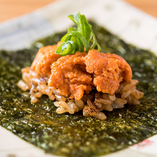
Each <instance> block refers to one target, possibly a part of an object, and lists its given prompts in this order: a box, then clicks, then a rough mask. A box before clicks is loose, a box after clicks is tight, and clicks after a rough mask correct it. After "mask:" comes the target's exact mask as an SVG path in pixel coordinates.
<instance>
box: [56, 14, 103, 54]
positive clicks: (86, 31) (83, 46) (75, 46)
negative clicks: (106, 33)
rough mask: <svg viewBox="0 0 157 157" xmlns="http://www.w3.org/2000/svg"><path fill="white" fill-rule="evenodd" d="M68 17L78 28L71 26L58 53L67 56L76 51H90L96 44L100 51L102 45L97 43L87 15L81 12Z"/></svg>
mask: <svg viewBox="0 0 157 157" xmlns="http://www.w3.org/2000/svg"><path fill="white" fill-rule="evenodd" d="M68 17H69V18H70V19H71V20H72V21H73V22H74V23H75V24H76V25H77V28H73V27H69V29H68V32H67V34H65V35H64V36H63V37H62V39H61V42H62V43H61V45H59V46H58V48H57V50H56V54H59V55H61V56H65V55H69V54H74V53H75V52H76V51H79V52H84V51H85V52H88V51H89V50H91V49H94V48H95V47H96V46H97V48H98V51H100V50H101V47H100V45H99V44H98V43H97V40H96V37H95V34H94V32H93V30H92V26H91V25H90V24H89V23H88V21H87V19H86V17H85V16H84V15H81V14H80V12H79V13H78V14H76V15H69V16H68Z"/></svg>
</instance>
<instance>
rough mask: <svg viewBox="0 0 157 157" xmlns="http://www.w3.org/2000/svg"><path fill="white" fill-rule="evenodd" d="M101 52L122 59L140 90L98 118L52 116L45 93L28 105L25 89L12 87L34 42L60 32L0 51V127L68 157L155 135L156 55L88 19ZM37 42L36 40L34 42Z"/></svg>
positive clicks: (46, 42)
mask: <svg viewBox="0 0 157 157" xmlns="http://www.w3.org/2000/svg"><path fill="white" fill-rule="evenodd" d="M92 25H93V31H94V33H95V34H96V36H97V39H98V43H100V45H101V47H102V51H103V52H104V53H106V52H110V53H116V54H118V55H120V56H122V57H123V58H125V59H126V60H127V62H128V63H129V64H130V66H131V67H132V70H133V78H134V79H137V80H139V82H140V83H139V84H138V86H137V88H138V89H139V90H141V91H143V92H144V93H145V95H144V97H143V98H142V100H141V105H125V108H123V109H117V110H114V111H112V112H107V111H105V114H106V115H107V119H106V120H104V121H101V120H98V119H96V118H93V117H83V116H82V112H81V111H80V112H78V113H76V114H74V115H69V114H62V115H59V114H56V112H55V110H56V107H55V106H54V105H53V102H52V101H50V100H49V99H48V97H47V96H42V98H41V99H40V102H39V103H36V104H31V103H30V98H29V92H24V91H22V90H21V89H19V88H18V87H17V82H18V81H19V80H20V79H21V68H23V67H25V66H30V65H31V62H32V61H33V58H34V56H35V54H36V53H37V50H38V47H37V46H38V45H40V44H41V43H42V44H43V45H49V44H51V45H53V44H56V43H57V42H58V41H59V40H60V38H61V37H62V36H63V35H64V34H65V32H62V33H56V34H53V35H52V36H50V37H47V38H45V39H42V40H39V41H37V42H36V43H34V44H33V45H32V47H31V48H30V49H24V50H19V51H16V52H6V51H0V125H1V126H3V127H4V128H6V129H8V130H10V131H11V132H13V133H14V134H16V135H17V136H19V137H20V138H22V139H24V140H26V141H28V142H29V143H32V144H34V145H36V146H37V147H40V148H42V149H44V150H45V152H47V153H52V154H56V155H64V156H68V157H76V156H77V157H85V156H86V157H93V156H98V155H105V154H108V153H111V152H115V151H117V150H121V149H123V148H126V147H128V146H130V145H133V144H135V143H138V142H140V141H142V140H144V139H146V138H148V137H150V136H152V135H155V134H157V57H156V56H155V55H154V54H153V53H151V52H149V51H147V50H142V49H139V48H137V47H135V46H132V45H129V44H127V43H125V42H124V41H123V40H121V39H119V38H118V37H117V36H115V35H113V34H111V33H110V32H109V31H107V30H106V29H104V28H102V27H100V26H98V25H96V24H95V23H92ZM39 43H40V44H39Z"/></svg>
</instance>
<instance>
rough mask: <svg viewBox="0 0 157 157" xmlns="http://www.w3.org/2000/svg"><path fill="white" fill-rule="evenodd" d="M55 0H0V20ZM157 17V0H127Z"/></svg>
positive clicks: (27, 11) (24, 12)
mask: <svg viewBox="0 0 157 157" xmlns="http://www.w3.org/2000/svg"><path fill="white" fill-rule="evenodd" d="M54 1H55V0H0V22H3V21H6V20H9V19H11V18H14V17H17V16H20V15H23V14H26V13H29V12H31V11H33V10H35V9H38V8H40V7H43V6H45V5H47V4H49V3H51V2H54ZM125 1H127V2H128V3H130V4H132V5H133V6H135V7H137V8H139V9H141V10H143V11H144V12H146V13H148V14H150V15H152V16H154V17H156V18H157V0H125Z"/></svg>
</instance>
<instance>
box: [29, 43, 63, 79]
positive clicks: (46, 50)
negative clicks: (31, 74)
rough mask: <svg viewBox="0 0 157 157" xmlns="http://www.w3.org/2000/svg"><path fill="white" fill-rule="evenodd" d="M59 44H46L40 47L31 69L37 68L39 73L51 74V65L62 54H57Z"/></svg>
mask: <svg viewBox="0 0 157 157" xmlns="http://www.w3.org/2000/svg"><path fill="white" fill-rule="evenodd" d="M56 49H57V45H53V46H46V47H42V48H40V49H39V51H38V53H37V55H36V57H35V59H34V61H33V63H32V65H31V69H32V70H35V71H36V72H38V73H39V74H44V75H47V76H50V74H51V67H50V65H51V64H52V63H53V62H55V61H57V59H58V58H60V55H57V54H55V52H56Z"/></svg>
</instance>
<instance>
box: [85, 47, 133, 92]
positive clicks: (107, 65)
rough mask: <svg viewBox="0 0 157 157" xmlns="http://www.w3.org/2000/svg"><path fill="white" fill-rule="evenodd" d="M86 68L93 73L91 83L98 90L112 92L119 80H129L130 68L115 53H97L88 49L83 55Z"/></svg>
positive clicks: (118, 84)
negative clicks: (85, 54)
mask: <svg viewBox="0 0 157 157" xmlns="http://www.w3.org/2000/svg"><path fill="white" fill-rule="evenodd" d="M85 64H86V70H87V72H88V73H90V74H92V75H93V84H94V86H95V87H96V88H97V90H98V91H99V92H103V93H109V94H113V93H115V92H116V91H117V90H118V88H119V86H120V82H122V81H126V82H129V81H131V78H132V70H131V68H130V66H129V64H128V63H127V62H126V61H125V60H124V59H123V58H122V57H120V56H118V55H116V54H110V53H107V54H104V53H99V52H98V51H97V50H90V51H89V53H88V55H87V56H86V57H85Z"/></svg>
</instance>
